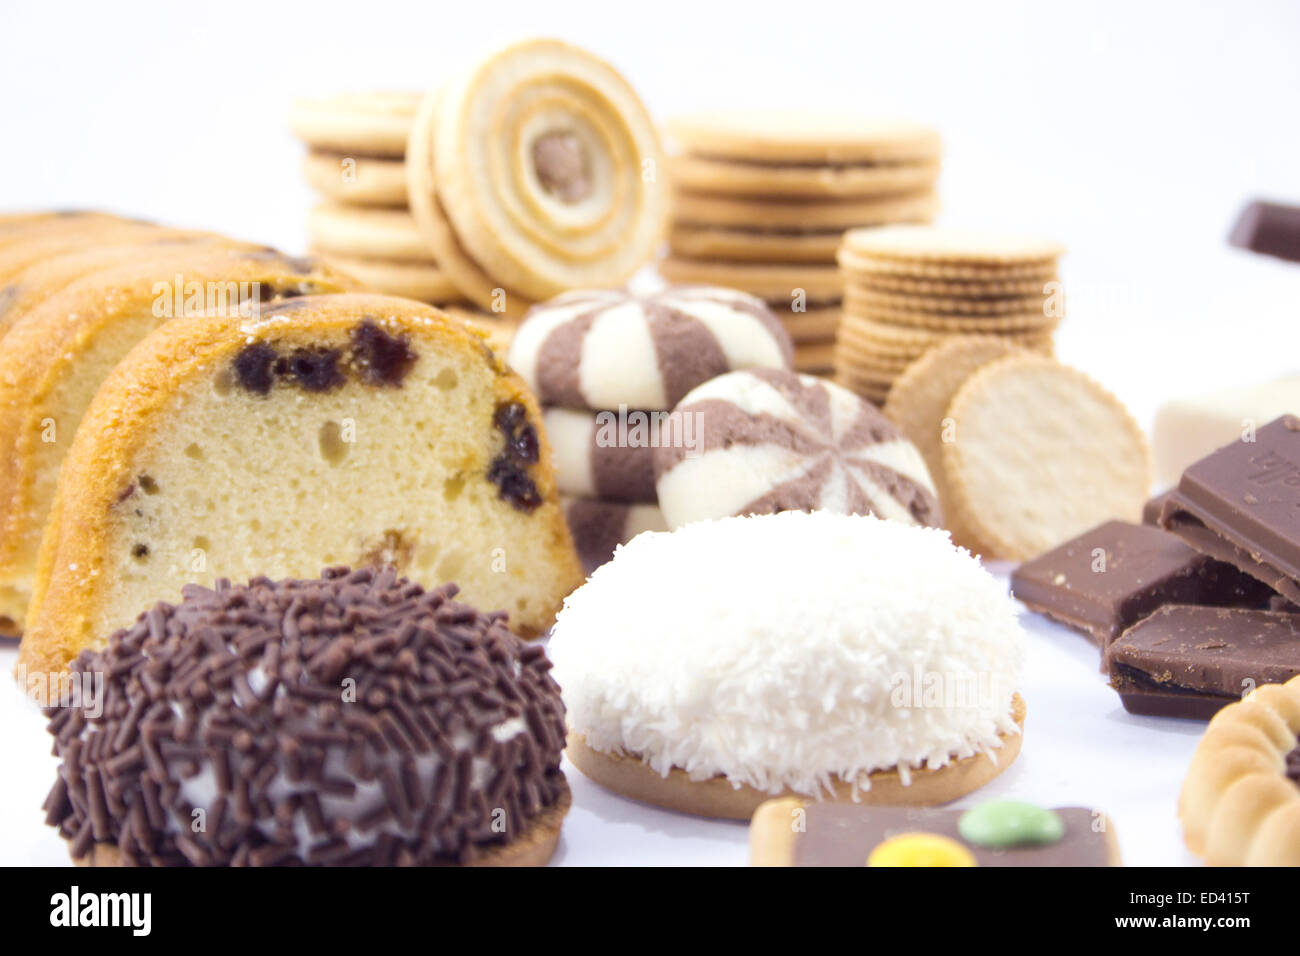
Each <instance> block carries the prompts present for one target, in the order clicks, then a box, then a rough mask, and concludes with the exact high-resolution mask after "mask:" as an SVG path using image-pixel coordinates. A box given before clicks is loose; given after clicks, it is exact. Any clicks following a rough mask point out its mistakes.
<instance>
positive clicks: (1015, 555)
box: [943, 355, 1152, 561]
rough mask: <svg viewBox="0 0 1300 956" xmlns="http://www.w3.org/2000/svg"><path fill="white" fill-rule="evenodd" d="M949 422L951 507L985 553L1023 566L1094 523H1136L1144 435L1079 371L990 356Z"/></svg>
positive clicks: (1143, 488)
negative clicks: (987, 550) (1114, 520)
mask: <svg viewBox="0 0 1300 956" xmlns="http://www.w3.org/2000/svg"><path fill="white" fill-rule="evenodd" d="M948 417H949V418H950V419H952V429H953V430H952V436H953V440H952V441H950V442H946V443H944V445H943V462H944V470H945V473H946V475H947V478H948V481H949V483H950V486H951V491H952V496H951V497H952V503H953V507H954V508H955V509H956V511H957V513H958V516H959V519H960V520H961V522H962V523H963V524H964V525H965V526H966V527H968V528H970V529H971V531H972V532H973V533H974V535H975V536H976V537H977V538H978V539H979V540H980V541H983V542H986V543H987V544H988V546H989V548H990V549H991V551H992V554H991V555H990V557H994V556H996V557H999V558H1005V559H1008V560H1013V561H1027V560H1030V559H1032V558H1035V557H1037V556H1038V555H1040V554H1042V553H1043V552H1045V551H1048V550H1049V549H1051V548H1054V547H1056V546H1057V545H1058V544H1060V543H1061V542H1062V541H1067V540H1069V539H1070V538H1073V537H1075V536H1076V535H1079V534H1082V533H1083V532H1084V531H1087V530H1088V529H1089V528H1094V527H1096V526H1097V525H1099V524H1101V523H1102V522H1103V521H1107V520H1110V519H1112V518H1120V519H1124V520H1127V521H1134V522H1137V521H1139V520H1140V518H1141V514H1142V505H1143V503H1144V502H1145V501H1146V499H1147V496H1148V495H1149V493H1150V489H1151V480H1152V471H1151V452H1150V449H1149V448H1148V447H1147V441H1146V437H1145V436H1144V435H1143V433H1142V429H1141V428H1140V427H1139V426H1138V424H1137V422H1136V421H1134V419H1133V416H1132V415H1131V414H1129V412H1128V410H1127V409H1126V408H1125V407H1124V406H1123V405H1122V404H1120V402H1119V400H1118V399H1117V398H1115V396H1114V395H1112V394H1111V393H1110V392H1108V391H1107V390H1106V389H1105V388H1103V387H1102V386H1101V385H1099V384H1097V383H1096V382H1095V381H1093V380H1092V379H1091V378H1089V377H1088V376H1087V375H1085V374H1084V373H1083V372H1080V371H1078V370H1077V369H1074V368H1070V367H1069V366H1066V365H1062V364H1061V363H1060V362H1057V361H1055V360H1053V359H1050V358H1046V357H1044V356H1041V355H1013V356H1008V357H1006V358H1002V359H998V360H996V361H994V362H992V363H990V364H988V365H986V366H984V367H983V368H981V369H979V370H978V371H977V372H975V373H974V374H973V375H972V376H971V377H970V378H968V379H967V380H966V382H965V384H963V385H962V386H961V387H960V388H959V389H958V390H957V393H956V395H954V396H953V400H952V404H951V405H950V406H949V410H948Z"/></svg>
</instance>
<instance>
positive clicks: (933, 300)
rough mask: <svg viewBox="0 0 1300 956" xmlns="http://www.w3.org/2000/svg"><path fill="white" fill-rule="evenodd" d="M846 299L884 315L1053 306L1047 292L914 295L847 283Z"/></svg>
mask: <svg viewBox="0 0 1300 956" xmlns="http://www.w3.org/2000/svg"><path fill="white" fill-rule="evenodd" d="M844 295H845V298H850V297H851V298H852V299H853V301H854V302H855V303H857V304H858V305H860V306H862V307H863V308H864V309H866V310H879V311H881V312H883V313H886V314H888V313H898V314H902V315H908V314H912V313H920V314H935V315H953V316H957V317H961V316H1000V315H1024V314H1032V313H1035V312H1037V313H1039V315H1044V309H1045V308H1046V307H1048V306H1049V305H1051V306H1055V304H1056V300H1055V299H1054V298H1052V297H1049V296H1050V293H1044V292H1043V291H1042V290H1039V291H1038V292H1036V293H1031V294H1029V295H1017V296H983V297H976V296H973V295H972V296H941V295H918V294H915V293H897V292H883V291H881V290H879V289H873V288H871V287H869V286H864V285H863V284H862V283H860V282H856V281H853V280H849V281H848V282H847V283H846V284H845V286H844Z"/></svg>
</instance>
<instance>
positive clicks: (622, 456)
mask: <svg viewBox="0 0 1300 956" xmlns="http://www.w3.org/2000/svg"><path fill="white" fill-rule="evenodd" d="M667 417H668V416H667V413H665V412H643V411H639V410H635V409H632V410H629V409H621V410H619V411H599V412H592V411H587V410H585V409H582V410H579V409H574V408H555V407H551V408H546V409H544V410H543V411H542V424H543V425H544V426H545V428H546V436H547V437H548V438H549V439H550V440H551V449H552V453H553V458H554V461H555V483H556V487H558V488H559V489H560V493H561V494H565V495H574V496H577V497H581V498H601V499H604V500H606V501H615V502H619V501H623V502H654V501H655V500H657V499H656V497H655V466H654V449H655V443H656V440H657V438H658V437H659V429H660V427H661V425H662V423H663V420H664V419H666V418H667Z"/></svg>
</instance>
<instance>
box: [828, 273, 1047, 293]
mask: <svg viewBox="0 0 1300 956" xmlns="http://www.w3.org/2000/svg"><path fill="white" fill-rule="evenodd" d="M1058 281H1060V280H1059V278H1058V277H1057V275H1056V273H1055V272H1053V273H1051V274H1050V275H1048V276H1046V277H1045V278H1043V279H1041V280H1040V279H1036V278H1032V277H1031V278H1028V279H1015V278H1009V279H996V278H994V279H988V280H985V281H981V280H979V279H921V278H913V277H911V276H907V275H899V274H897V273H893V272H856V271H850V270H848V269H845V285H846V287H853V288H859V289H863V290H870V291H874V292H891V293H895V294H900V295H925V296H940V297H947V298H965V297H970V298H977V299H988V298H993V297H996V296H1028V295H1045V294H1047V292H1048V290H1047V289H1046V286H1047V284H1048V283H1049V282H1058Z"/></svg>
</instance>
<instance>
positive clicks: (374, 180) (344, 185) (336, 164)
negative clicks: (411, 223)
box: [302, 150, 406, 208]
mask: <svg viewBox="0 0 1300 956" xmlns="http://www.w3.org/2000/svg"><path fill="white" fill-rule="evenodd" d="M302 171H303V175H304V176H305V177H306V179H307V185H309V186H311V188H312V189H314V190H316V191H317V192H318V193H320V194H321V195H322V196H325V197H326V198H327V199H331V200H334V201H335V202H342V203H351V204H353V205H356V206H387V207H395V208H396V207H402V206H405V205H406V164H405V163H404V162H402V161H401V160H400V159H381V158H378V157H373V156H348V155H346V154H344V153H325V152H320V151H317V150H313V151H312V152H310V153H308V154H307V155H306V156H305V157H303V161H302Z"/></svg>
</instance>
